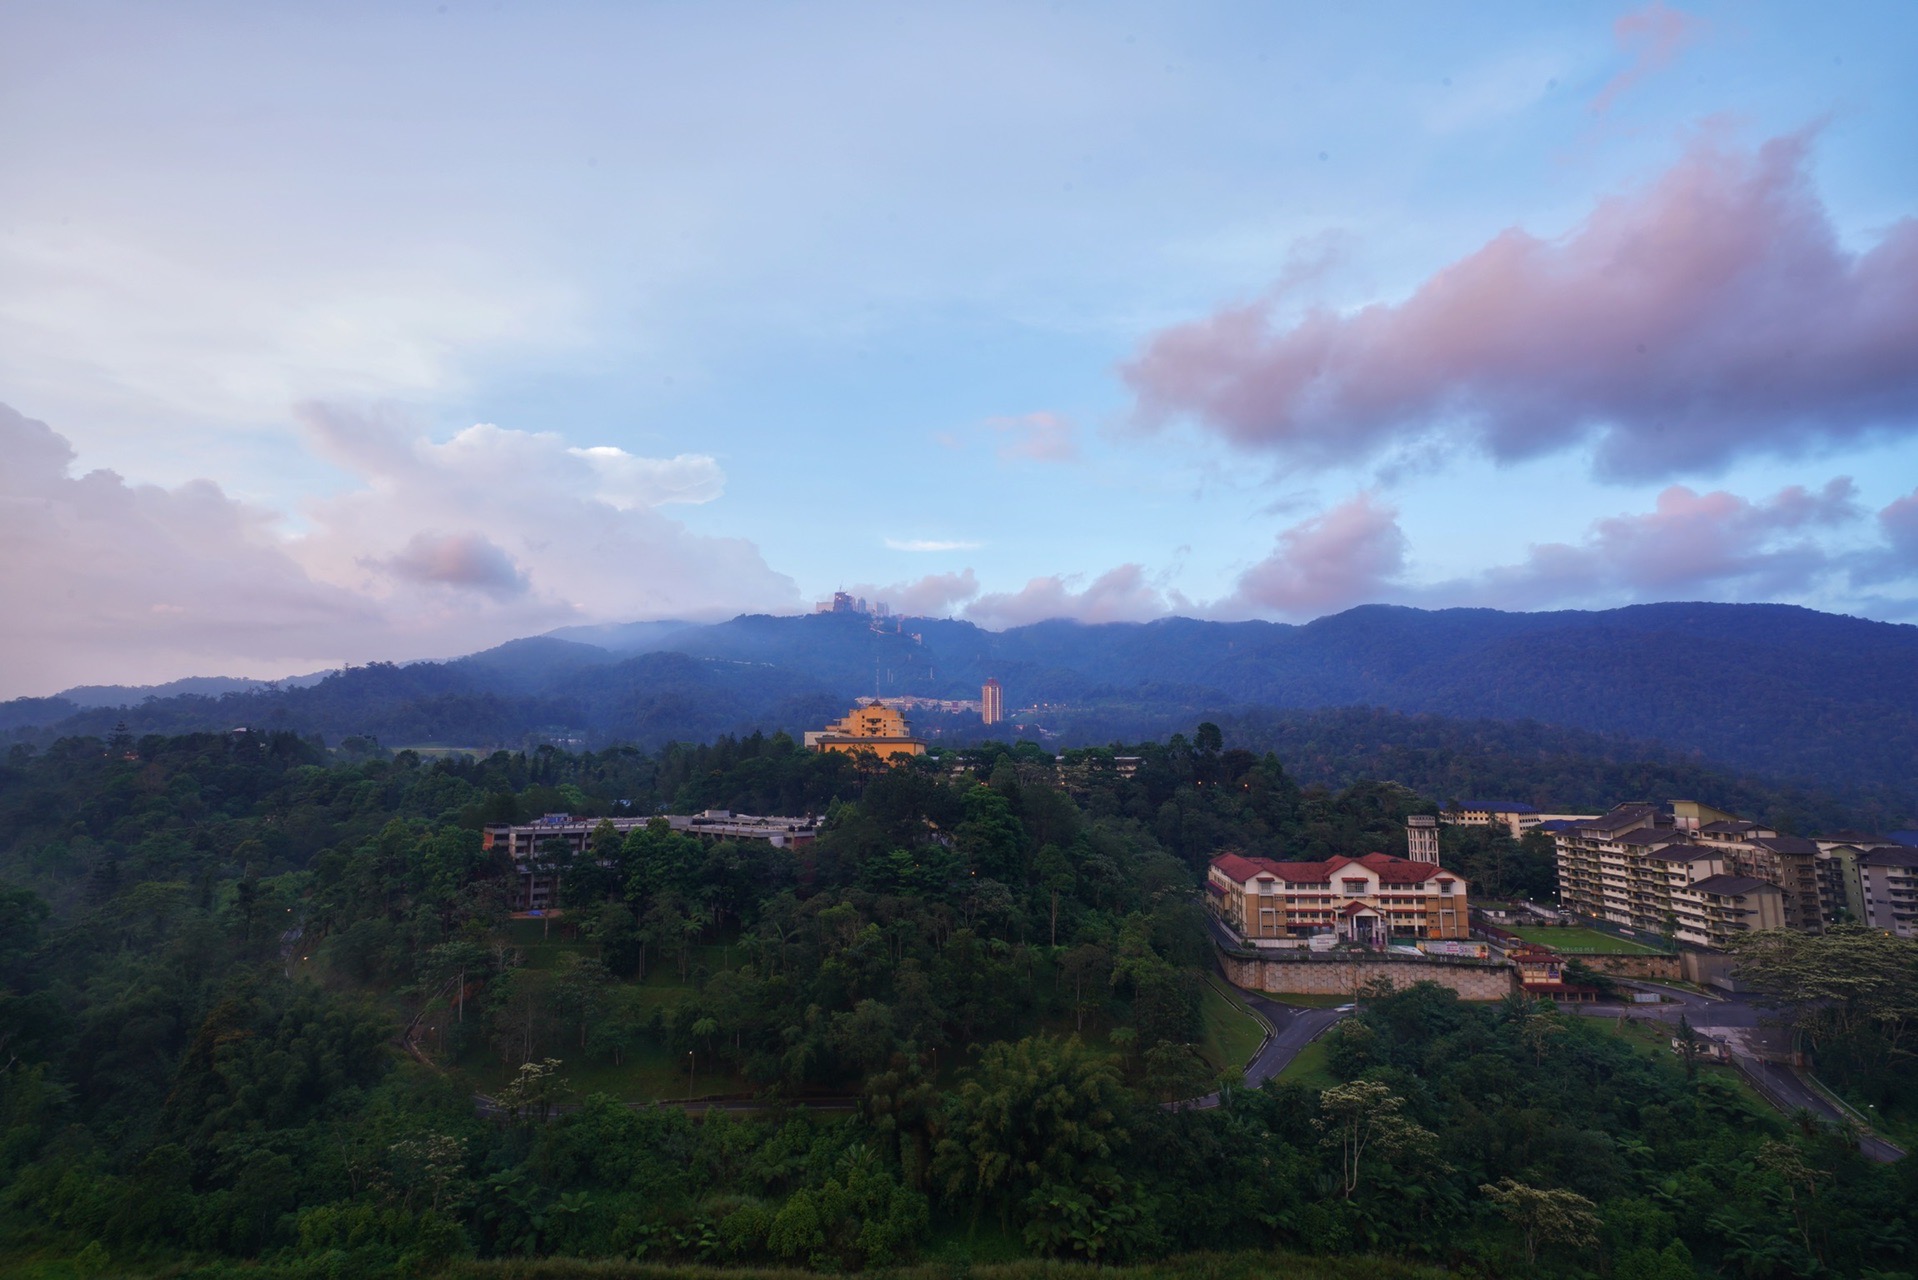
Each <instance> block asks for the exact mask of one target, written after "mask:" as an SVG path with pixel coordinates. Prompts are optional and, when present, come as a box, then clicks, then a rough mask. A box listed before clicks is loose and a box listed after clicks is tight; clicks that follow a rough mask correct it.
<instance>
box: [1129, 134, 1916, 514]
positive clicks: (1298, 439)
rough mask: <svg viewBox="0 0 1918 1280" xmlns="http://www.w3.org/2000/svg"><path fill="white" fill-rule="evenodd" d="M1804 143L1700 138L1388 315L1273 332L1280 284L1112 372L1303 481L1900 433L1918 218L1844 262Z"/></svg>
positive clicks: (1507, 240) (1150, 403)
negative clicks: (1417, 468) (1614, 191)
mask: <svg viewBox="0 0 1918 1280" xmlns="http://www.w3.org/2000/svg"><path fill="white" fill-rule="evenodd" d="M1808 145H1809V143H1808V138H1807V137H1804V136H1796V137H1788V138H1782V139H1778V140H1775V141H1772V142H1769V143H1767V144H1765V145H1764V146H1763V147H1761V148H1760V149H1759V150H1758V151H1757V152H1755V153H1748V152H1742V151H1737V150H1731V149H1727V148H1724V147H1721V146H1719V145H1717V144H1716V143H1715V142H1713V141H1712V140H1710V139H1709V138H1706V139H1701V140H1700V141H1699V142H1698V143H1696V145H1694V146H1693V147H1692V148H1691V150H1690V151H1689V152H1688V153H1687V154H1686V156H1685V157H1684V158H1683V159H1682V160H1681V161H1680V162H1679V163H1678V164H1677V165H1675V166H1674V167H1673V168H1672V169H1671V170H1670V171H1669V172H1667V173H1666V174H1665V175H1664V176H1663V177H1662V178H1661V179H1659V180H1658V181H1657V182H1656V183H1654V184H1653V185H1652V186H1651V187H1650V188H1649V189H1647V190H1645V191H1642V192H1639V193H1635V194H1631V195H1624V196H1617V197H1613V198H1611V199H1607V200H1605V201H1603V202H1601V203H1600V204H1599V206H1598V207H1597V208H1596V209H1595V210H1594V211H1593V212H1592V214H1591V216H1590V217H1589V218H1587V219H1586V220H1585V222H1584V223H1583V224H1582V225H1580V226H1579V227H1578V228H1576V229H1575V230H1574V231H1572V232H1571V233H1570V234H1569V235H1566V236H1564V237H1562V238H1560V239H1556V240H1545V239H1540V238H1538V237H1536V236H1534V235H1532V234H1530V233H1528V232H1526V231H1524V230H1522V229H1519V228H1516V227H1514V228H1511V229H1509V230H1507V231H1505V232H1503V233H1501V234H1500V235H1498V236H1497V237H1495V238H1494V239H1493V240H1492V241H1491V242H1490V243H1489V244H1487V245H1485V246H1484V247H1483V248H1481V249H1479V250H1477V251H1476V252H1474V253H1472V254H1469V255H1467V256H1466V257H1464V258H1461V259H1459V260H1458V261H1456V262H1454V263H1452V264H1450V265H1449V266H1447V267H1445V268H1443V269H1442V270H1440V271H1439V272H1437V273H1436V274H1434V275H1433V276H1432V277H1431V278H1430V279H1428V280H1426V281H1425V282H1424V283H1423V284H1421V285H1419V286H1418V288H1416V289H1415V290H1414V291H1413V293H1412V295H1411V296H1410V297H1409V298H1407V299H1405V300H1404V301H1403V302H1399V303H1395V304H1387V303H1379V304H1374V305H1372V306H1368V307H1364V308H1362V309H1360V310H1357V311H1353V312H1350V313H1335V312H1332V311H1329V310H1323V309H1315V310H1310V311H1308V312H1307V313H1306V314H1305V315H1304V316H1303V317H1302V318H1300V319H1298V320H1297V321H1296V322H1293V323H1280V322H1279V321H1278V319H1277V314H1278V311H1279V307H1280V304H1281V303H1282V302H1284V300H1285V295H1284V293H1283V291H1281V292H1280V293H1279V294H1277V295H1275V296H1273V297H1269V298H1267V299H1264V300H1262V301H1259V302H1256V303H1253V304H1251V305H1247V306H1240V307H1233V308H1228V309H1226V310H1222V311H1220V312H1218V313H1217V314H1215V315H1212V316H1210V317H1207V318H1206V319H1203V320H1200V321H1196V322H1194V323H1190V324H1185V325H1181V326H1178V327H1176V328H1173V329H1169V330H1166V331H1164V332H1162V333H1160V334H1159V335H1157V336H1156V337H1154V338H1153V339H1152V340H1151V341H1150V342H1149V343H1148V344H1147V345H1146V347H1145V349H1144V350H1143V351H1142V352H1141V353H1140V354H1139V355H1138V356H1137V358H1135V359H1134V360H1132V361H1131V362H1130V363H1128V364H1127V365H1125V366H1124V368H1123V370H1122V372H1123V375H1124V377H1125V379H1126V381H1127V382H1128V383H1129V384H1130V386H1131V388H1132V390H1133V392H1134V394H1135V396H1136V400H1137V414H1138V417H1139V418H1140V420H1141V421H1142V422H1144V423H1146V424H1149V425H1162V424H1165V423H1167V422H1169V421H1171V420H1174V419H1190V420H1191V421H1193V422H1195V423H1197V424H1198V425H1199V426H1201V427H1202V428H1204V429H1206V430H1209V431H1212V432H1215V433H1217V434H1218V435H1220V436H1221V437H1223V438H1225V439H1226V440H1228V441H1230V442H1232V443H1234V444H1236V445H1239V446H1243V447H1245V448H1249V449H1260V450H1269V451H1272V452H1274V453H1276V454H1279V455H1281V456H1282V457H1283V458H1284V459H1285V460H1286V461H1288V462H1289V463H1291V464H1293V465H1295V466H1303V467H1329V466H1334V465H1339V464H1347V463H1352V462H1357V461H1363V460H1366V459H1369V458H1374V457H1377V456H1379V455H1381V454H1384V453H1387V452H1389V451H1391V450H1394V449H1408V448H1416V447H1418V446H1420V445H1422V444H1429V443H1430V442H1431V441H1432V440H1434V439H1439V438H1442V439H1443V440H1444V441H1445V442H1446V447H1447V448H1450V449H1457V448H1459V447H1461V446H1463V447H1466V448H1472V449H1478V450H1483V451H1485V452H1488V453H1490V454H1491V455H1492V456H1494V457H1496V458H1499V459H1503V460H1516V459H1523V458H1529V457H1533V456H1537V455H1541V454H1546V453H1552V452H1556V451H1559V450H1564V449H1569V448H1574V447H1581V446H1586V445H1590V446H1593V447H1594V448H1595V456H1594V465H1595V467H1596V469H1597V471H1598V473H1599V474H1600V475H1601V476H1604V477H1607V478H1611V479H1633V480H1639V481H1642V480H1643V479H1645V478H1646V477H1648V476H1672V475H1675V474H1678V473H1680V472H1683V471H1686V470H1695V469H1709V468H1715V467H1719V466H1722V465H1724V464H1725V463H1727V462H1729V461H1731V460H1732V459H1734V458H1737V457H1739V456H1742V455H1746V454H1775V455H1797V454H1805V453H1810V452H1815V451H1817V450H1819V449H1823V448H1827V447H1831V446H1836V445H1840V444H1843V443H1846V442H1854V441H1858V440H1861V439H1865V438H1869V437H1872V436H1875V435H1881V434H1882V435H1891V434H1909V433H1911V432H1913V431H1914V430H1918V360H1914V359H1912V353H1913V352H1914V351H1918V220H1914V219H1911V218H1904V219H1901V220H1899V221H1898V222H1896V223H1894V224H1893V225H1892V226H1890V227H1889V228H1887V229H1886V230H1885V231H1884V233H1883V234H1882V236H1880V237H1879V238H1878V240H1877V242H1876V243H1875V244H1874V245H1872V246H1871V247H1870V248H1869V249H1867V250H1865V251H1863V252H1859V253H1854V252H1851V251H1849V250H1847V249H1845V248H1844V247H1843V246H1841V245H1840V244H1839V242H1838V238H1837V236H1836V234H1835V232H1834V230H1833V228H1832V224H1831V220H1830V218H1829V216H1828V215H1827V213H1826V210H1825V208H1824V206H1823V205H1822V204H1821V203H1820V201H1819V199H1818V197H1817V195H1816V193H1815V192H1814V191H1813V190H1812V187H1811V183H1810V180H1809V177H1808V175H1807V151H1808Z"/></svg>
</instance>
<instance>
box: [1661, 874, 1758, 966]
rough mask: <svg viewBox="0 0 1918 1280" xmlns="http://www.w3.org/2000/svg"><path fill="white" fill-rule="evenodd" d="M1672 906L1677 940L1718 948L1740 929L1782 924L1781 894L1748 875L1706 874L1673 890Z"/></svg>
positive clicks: (1688, 943) (1735, 935) (1696, 945)
mask: <svg viewBox="0 0 1918 1280" xmlns="http://www.w3.org/2000/svg"><path fill="white" fill-rule="evenodd" d="M1672 910H1673V913H1674V914H1675V916H1676V917H1677V922H1678V927H1677V929H1676V931H1675V935H1674V936H1676V937H1677V939H1678V941H1680V942H1682V943H1685V944H1687V945H1688V946H1694V947H1711V948H1713V949H1714V950H1720V951H1722V950H1724V949H1725V947H1726V946H1728V945H1729V944H1730V942H1731V940H1732V939H1733V938H1735V937H1737V936H1738V935H1740V934H1742V933H1749V932H1751V931H1753V930H1756V929H1782V928H1784V927H1785V905H1784V894H1783V893H1782V892H1781V891H1780V890H1779V888H1778V886H1777V885H1775V884H1768V883H1766V882H1765V881H1763V880H1759V879H1756V878H1754V877H1752V876H1729V875H1721V876H1707V877H1706V878H1705V879H1703V880H1700V881H1697V882H1696V883H1694V884H1689V885H1686V886H1685V887H1684V888H1682V889H1679V890H1677V891H1676V892H1674V893H1673V894H1672Z"/></svg>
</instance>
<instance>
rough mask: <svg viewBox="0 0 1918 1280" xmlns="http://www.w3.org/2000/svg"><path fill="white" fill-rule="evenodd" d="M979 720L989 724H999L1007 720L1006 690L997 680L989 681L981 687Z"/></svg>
mask: <svg viewBox="0 0 1918 1280" xmlns="http://www.w3.org/2000/svg"><path fill="white" fill-rule="evenodd" d="M979 718H980V719H981V720H983V721H985V722H986V723H987V724H998V723H999V722H1000V721H1001V720H1004V719H1005V718H1006V695H1005V690H1003V689H1001V688H1000V687H999V682H998V681H997V680H992V679H988V680H987V681H986V682H985V683H984V684H983V685H981V686H979Z"/></svg>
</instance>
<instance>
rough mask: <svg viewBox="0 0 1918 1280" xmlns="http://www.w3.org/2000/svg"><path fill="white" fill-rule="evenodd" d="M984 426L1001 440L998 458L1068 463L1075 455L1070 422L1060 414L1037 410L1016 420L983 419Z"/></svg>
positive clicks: (1076, 455) (1077, 450) (1074, 436)
mask: <svg viewBox="0 0 1918 1280" xmlns="http://www.w3.org/2000/svg"><path fill="white" fill-rule="evenodd" d="M986 425H987V426H989V427H991V428H992V429H993V430H994V431H995V432H997V433H999V435H1000V436H1001V437H1002V439H1003V443H1001V444H1000V446H999V456H1000V457H1001V458H1006V459H1013V458H1024V459H1026V460H1027V461H1031V462H1071V461H1072V460H1073V459H1075V458H1077V457H1078V456H1079V441H1078V439H1077V437H1076V435H1075V432H1074V430H1073V425H1072V420H1071V419H1070V418H1068V417H1066V416H1065V415H1063V414H1058V413H1049V412H1045V411H1040V412H1038V413H1022V414H1019V415H1018V416H1017V417H1007V418H987V419H986Z"/></svg>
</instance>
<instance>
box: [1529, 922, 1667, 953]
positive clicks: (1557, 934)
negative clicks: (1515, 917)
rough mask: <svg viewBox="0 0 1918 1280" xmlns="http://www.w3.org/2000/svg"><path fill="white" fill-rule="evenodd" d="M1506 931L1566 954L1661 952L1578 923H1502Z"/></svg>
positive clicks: (1655, 948)
mask: <svg viewBox="0 0 1918 1280" xmlns="http://www.w3.org/2000/svg"><path fill="white" fill-rule="evenodd" d="M1504 928H1505V931H1506V932H1507V933H1515V934H1517V935H1518V936H1519V937H1521V938H1523V939H1525V941H1527V942H1536V943H1538V944H1539V945H1540V946H1546V947H1551V948H1552V949H1553V950H1555V951H1563V952H1566V953H1567V954H1570V955H1577V954H1578V953H1579V952H1585V953H1586V954H1588V955H1606V956H1619V955H1652V956H1656V955H1663V954H1665V953H1664V952H1662V951H1660V950H1659V949H1658V948H1657V947H1648V946H1646V945H1645V944H1644V943H1642V942H1633V941H1632V940H1631V939H1629V938H1620V937H1616V936H1614V935H1612V934H1609V933H1600V932H1599V931H1598V930H1596V929H1586V928H1581V927H1579V926H1576V925H1574V926H1564V927H1562V926H1558V925H1527V926H1525V927H1523V928H1513V927H1512V926H1510V925H1506V926H1504Z"/></svg>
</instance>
